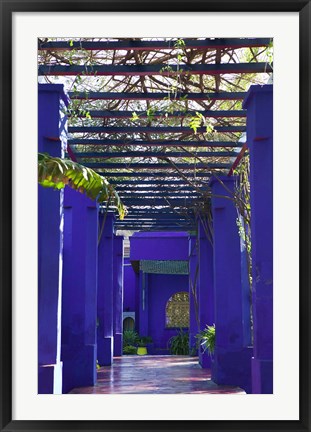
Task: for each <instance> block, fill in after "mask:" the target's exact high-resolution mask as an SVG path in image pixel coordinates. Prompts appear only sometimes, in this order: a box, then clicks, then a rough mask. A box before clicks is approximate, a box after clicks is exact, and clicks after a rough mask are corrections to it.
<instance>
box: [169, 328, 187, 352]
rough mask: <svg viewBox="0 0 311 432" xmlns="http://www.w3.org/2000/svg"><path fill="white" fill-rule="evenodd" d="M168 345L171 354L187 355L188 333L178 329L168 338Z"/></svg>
mask: <svg viewBox="0 0 311 432" xmlns="http://www.w3.org/2000/svg"><path fill="white" fill-rule="evenodd" d="M168 347H169V350H170V353H171V354H173V355H189V333H188V332H185V331H184V330H183V329H180V330H179V332H178V334H177V335H176V336H172V337H171V338H170V339H169V341H168Z"/></svg>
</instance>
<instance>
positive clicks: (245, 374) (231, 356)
mask: <svg viewBox="0 0 311 432" xmlns="http://www.w3.org/2000/svg"><path fill="white" fill-rule="evenodd" d="M252 355H253V349H252V348H251V347H249V348H241V349H240V350H238V351H234V352H232V351H231V352H219V350H218V352H217V349H216V351H215V357H214V361H213V367H212V380H213V381H214V382H215V383H216V384H219V385H231V386H238V387H241V388H242V389H243V390H245V391H246V393H252V376H251V358H252Z"/></svg>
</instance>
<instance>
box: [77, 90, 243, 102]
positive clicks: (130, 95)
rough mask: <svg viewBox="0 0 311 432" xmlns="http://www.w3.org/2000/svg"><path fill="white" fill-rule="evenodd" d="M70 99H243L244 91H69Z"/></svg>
mask: <svg viewBox="0 0 311 432" xmlns="http://www.w3.org/2000/svg"><path fill="white" fill-rule="evenodd" d="M68 95H69V97H70V99H79V100H164V99H167V100H169V99H171V100H176V99H177V100H180V99H185V100H195V101H209V100H243V99H244V97H245V95H246V92H217V93H186V92H184V93H181V92H178V93H167V92H165V91H163V92H161V93H150V92H149V93H148V92H146V93H137V92H135V93H134V92H125V93H124V92H119V93H117V92H69V93H68Z"/></svg>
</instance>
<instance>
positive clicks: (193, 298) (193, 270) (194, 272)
mask: <svg viewBox="0 0 311 432" xmlns="http://www.w3.org/2000/svg"><path fill="white" fill-rule="evenodd" d="M197 246H198V244H197V239H196V237H190V239H189V314H190V322H189V351H190V353H191V350H192V349H193V348H195V347H196V338H195V336H196V334H197V333H198V332H199V309H198V300H199V298H198V295H199V287H198V283H199V277H198V276H199V266H198V255H197Z"/></svg>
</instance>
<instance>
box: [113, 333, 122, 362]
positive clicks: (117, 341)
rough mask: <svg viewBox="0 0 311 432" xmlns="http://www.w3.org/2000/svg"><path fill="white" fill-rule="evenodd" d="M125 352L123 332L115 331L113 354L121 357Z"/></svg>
mask: <svg viewBox="0 0 311 432" xmlns="http://www.w3.org/2000/svg"><path fill="white" fill-rule="evenodd" d="M122 352H123V334H122V333H115V334H114V336H113V355H114V357H121V355H122Z"/></svg>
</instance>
